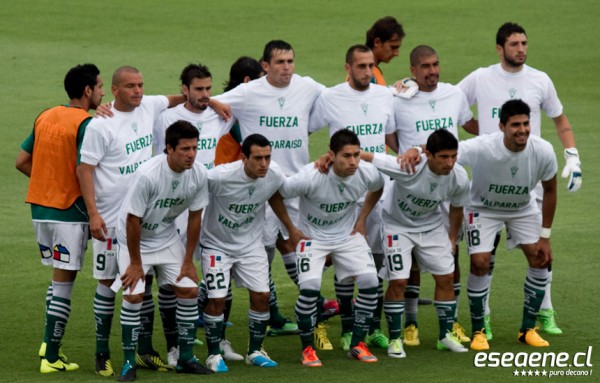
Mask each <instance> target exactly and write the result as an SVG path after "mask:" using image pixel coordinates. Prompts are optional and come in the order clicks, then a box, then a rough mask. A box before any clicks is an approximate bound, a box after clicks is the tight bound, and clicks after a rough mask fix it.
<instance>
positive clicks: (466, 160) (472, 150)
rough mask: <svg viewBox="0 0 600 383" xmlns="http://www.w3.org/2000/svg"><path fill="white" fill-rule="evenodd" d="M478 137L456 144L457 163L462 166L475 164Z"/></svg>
mask: <svg viewBox="0 0 600 383" xmlns="http://www.w3.org/2000/svg"><path fill="white" fill-rule="evenodd" d="M479 138H480V137H474V138H470V139H468V140H464V141H460V142H459V143H458V158H457V163H458V164H460V165H462V166H472V164H474V163H475V162H477V146H478V142H479V141H480V140H479Z"/></svg>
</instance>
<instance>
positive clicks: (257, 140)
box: [242, 133, 271, 158]
mask: <svg viewBox="0 0 600 383" xmlns="http://www.w3.org/2000/svg"><path fill="white" fill-rule="evenodd" d="M253 145H256V146H259V147H261V148H264V147H267V146H268V147H271V142H269V140H267V137H265V136H263V135H262V134H258V133H255V134H251V135H249V136H248V137H246V138H245V139H244V141H243V142H242V153H243V154H244V156H246V158H250V151H251V149H252V146H253Z"/></svg>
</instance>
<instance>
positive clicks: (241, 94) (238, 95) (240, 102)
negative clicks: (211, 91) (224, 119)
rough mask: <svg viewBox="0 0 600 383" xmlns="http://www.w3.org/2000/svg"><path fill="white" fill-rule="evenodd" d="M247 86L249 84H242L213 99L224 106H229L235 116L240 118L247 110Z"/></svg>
mask: <svg viewBox="0 0 600 383" xmlns="http://www.w3.org/2000/svg"><path fill="white" fill-rule="evenodd" d="M246 86H247V84H240V85H238V86H236V87H235V88H233V89H231V90H230V91H227V92H225V93H223V94H220V95H218V96H215V97H213V98H214V99H215V100H217V101H219V102H222V103H223V104H227V105H229V106H230V107H231V112H232V113H233V116H234V117H235V116H238V115H240V114H241V113H243V112H244V111H245V108H246Z"/></svg>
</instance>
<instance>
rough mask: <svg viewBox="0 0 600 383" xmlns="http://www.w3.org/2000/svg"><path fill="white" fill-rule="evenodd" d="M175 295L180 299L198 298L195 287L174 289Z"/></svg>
mask: <svg viewBox="0 0 600 383" xmlns="http://www.w3.org/2000/svg"><path fill="white" fill-rule="evenodd" d="M175 295H177V298H181V299H196V298H198V288H197V287H176V288H175Z"/></svg>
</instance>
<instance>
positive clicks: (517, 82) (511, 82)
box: [458, 23, 582, 339]
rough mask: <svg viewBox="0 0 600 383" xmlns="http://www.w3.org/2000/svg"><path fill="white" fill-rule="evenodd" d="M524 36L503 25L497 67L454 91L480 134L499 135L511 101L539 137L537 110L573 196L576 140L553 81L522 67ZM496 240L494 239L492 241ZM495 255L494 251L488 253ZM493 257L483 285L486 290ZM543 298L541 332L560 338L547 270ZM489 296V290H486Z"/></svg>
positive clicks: (516, 27) (578, 180)
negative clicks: (472, 113) (557, 148)
mask: <svg viewBox="0 0 600 383" xmlns="http://www.w3.org/2000/svg"><path fill="white" fill-rule="evenodd" d="M527 47H528V46H527V34H526V33H525V29H523V27H521V26H520V25H518V24H514V23H505V24H503V25H502V26H501V27H500V28H499V29H498V32H497V34H496V51H497V52H498V56H499V57H500V63H498V64H494V65H491V66H489V67H486V68H479V69H477V70H475V71H473V72H472V73H471V74H469V75H468V76H467V77H465V78H464V79H463V80H462V81H461V82H460V83H459V84H458V86H459V87H460V88H461V89H462V90H463V91H464V92H465V94H466V95H467V99H468V100H469V104H471V105H473V104H477V118H478V120H479V134H488V133H495V132H497V130H498V118H499V116H500V106H501V105H502V104H503V103H504V102H505V101H507V100H510V99H522V100H523V101H525V103H527V105H529V107H530V108H531V124H530V125H531V133H532V134H534V135H536V136H541V111H542V110H543V111H544V112H545V113H546V115H547V116H548V117H550V118H552V120H553V121H554V126H555V127H556V133H557V135H558V138H559V139H560V141H561V143H562V145H563V147H564V148H565V150H564V155H565V159H566V165H565V167H564V169H563V171H562V177H563V178H566V177H568V178H569V181H568V183H567V189H568V191H570V192H576V191H577V190H579V188H580V186H581V181H582V177H581V160H580V159H579V153H578V151H577V149H576V147H575V136H574V134H573V130H572V129H571V124H570V123H569V120H568V119H567V116H566V115H565V114H564V111H563V106H562V104H561V102H560V100H559V99H558V96H557V93H556V89H555V88H554V84H553V83H552V80H551V79H550V78H549V77H548V75H547V74H546V73H544V72H541V71H539V70H537V69H534V68H532V67H530V66H528V65H526V64H525V61H526V59H527ZM535 191H536V194H537V199H538V204H541V201H540V198H541V196H542V193H543V192H542V189H541V186H538V187H537V188H536V190H535ZM499 240H500V238H499V237H498V239H497V241H499ZM493 253H494V254H495V250H494V252H493ZM493 265H494V256H492V265H491V268H490V275H489V276H487V277H486V279H487V281H486V286H487V289H488V290H489V287H490V286H491V278H492V275H491V272H492V271H493ZM549 267H550V268H549V276H548V283H547V285H546V295H545V298H544V302H543V303H542V309H541V310H540V314H539V317H538V320H539V321H540V323H541V325H542V329H543V330H544V331H545V332H547V333H549V334H562V330H561V329H560V328H559V327H558V326H557V324H556V320H555V313H554V309H553V306H552V300H551V295H550V291H551V284H552V269H551V265H549ZM488 295H489V291H488ZM489 314H490V312H489V299H487V300H486V335H487V336H488V338H489V339H491V337H492V332H491V324H490V316H489Z"/></svg>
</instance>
